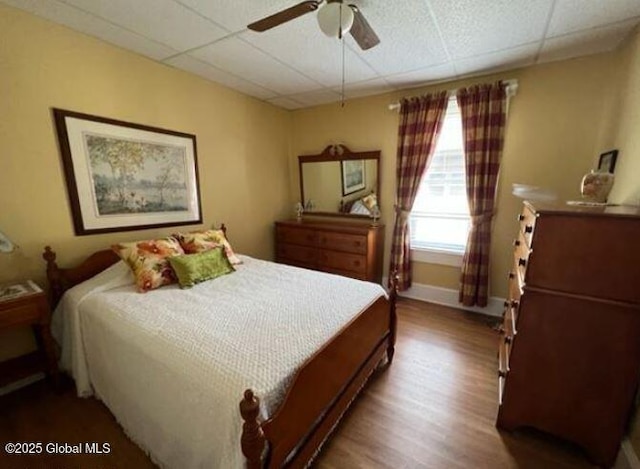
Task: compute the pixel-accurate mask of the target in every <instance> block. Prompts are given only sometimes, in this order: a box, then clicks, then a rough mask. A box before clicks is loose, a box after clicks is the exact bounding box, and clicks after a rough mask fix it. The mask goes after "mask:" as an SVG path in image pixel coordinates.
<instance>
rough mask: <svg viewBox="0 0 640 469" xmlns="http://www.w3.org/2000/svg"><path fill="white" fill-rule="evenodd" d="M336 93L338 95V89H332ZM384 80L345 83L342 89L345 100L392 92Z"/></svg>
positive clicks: (391, 87)
mask: <svg viewBox="0 0 640 469" xmlns="http://www.w3.org/2000/svg"><path fill="white" fill-rule="evenodd" d="M333 90H334V91H335V92H336V93H340V88H339V87H335V88H334V89H333ZM394 90H395V88H394V87H393V86H391V85H390V84H389V83H387V81H386V80H385V79H384V78H374V79H373V80H366V81H360V82H357V83H347V84H345V87H344V94H345V96H346V97H347V98H349V99H350V98H360V97H362V96H371V95H374V94H382V93H388V92H390V91H394Z"/></svg>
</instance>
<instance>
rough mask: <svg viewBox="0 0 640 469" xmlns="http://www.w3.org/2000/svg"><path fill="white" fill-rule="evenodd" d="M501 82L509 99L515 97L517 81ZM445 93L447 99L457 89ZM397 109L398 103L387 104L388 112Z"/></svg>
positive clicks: (453, 94) (455, 92)
mask: <svg viewBox="0 0 640 469" xmlns="http://www.w3.org/2000/svg"><path fill="white" fill-rule="evenodd" d="M502 82H503V83H506V84H507V96H508V97H510V98H511V97H512V96H515V94H516V92H517V91H518V80H516V79H515V78H512V79H510V80H502ZM447 92H448V93H449V97H451V96H455V95H456V94H457V93H458V88H456V89H453V90H448V91H447ZM399 109H400V103H399V102H395V103H391V104H389V110H390V111H397V110H399Z"/></svg>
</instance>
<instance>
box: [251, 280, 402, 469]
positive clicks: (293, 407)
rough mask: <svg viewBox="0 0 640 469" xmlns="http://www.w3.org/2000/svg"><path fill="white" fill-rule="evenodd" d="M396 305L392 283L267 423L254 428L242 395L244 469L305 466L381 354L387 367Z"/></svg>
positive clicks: (306, 368)
mask: <svg viewBox="0 0 640 469" xmlns="http://www.w3.org/2000/svg"><path fill="white" fill-rule="evenodd" d="M393 277H395V276H393ZM393 277H392V278H393ZM395 301H396V282H395V281H394V283H393V288H392V291H391V294H390V298H389V300H387V299H384V298H380V299H378V300H377V301H376V302H375V303H374V304H373V305H372V306H370V307H369V308H368V309H366V310H365V311H363V312H362V313H361V314H360V315H359V316H357V317H356V318H355V319H353V320H352V321H351V322H350V323H349V324H347V326H345V327H344V328H343V329H342V330H341V331H340V332H339V333H338V334H337V335H336V336H334V337H333V339H331V340H330V341H329V342H327V343H326V344H325V345H324V346H323V347H322V348H321V349H320V350H318V351H317V352H316V353H315V355H313V356H312V357H310V358H309V359H308V360H307V361H306V362H305V364H304V365H303V366H302V367H301V368H300V370H298V372H297V373H296V375H295V377H294V379H293V382H292V383H291V385H290V386H289V389H288V390H287V394H286V396H285V399H284V401H283V402H282V404H281V405H280V407H279V408H278V410H277V411H276V412H275V413H274V415H273V416H272V417H271V418H270V419H269V420H267V421H265V422H263V423H259V422H258V414H259V399H258V398H257V397H256V396H255V395H254V394H253V391H251V390H250V389H248V390H246V391H245V394H244V399H243V400H242V401H241V402H240V413H241V415H242V418H243V420H244V422H245V423H244V426H243V431H242V452H243V454H244V455H245V457H246V458H247V466H248V467H249V469H257V468H280V467H285V466H286V467H292V468H293V467H305V466H306V465H307V464H308V463H309V462H310V460H311V459H312V458H313V456H314V455H315V453H316V452H317V450H318V449H319V447H320V446H321V445H322V443H323V442H324V440H325V439H326V438H327V437H328V435H329V434H330V433H331V431H332V430H333V428H334V427H335V426H336V424H337V423H338V421H339V420H340V418H341V417H342V415H343V414H344V412H345V411H346V410H347V408H348V407H349V405H350V404H351V402H352V401H353V399H354V398H355V397H356V396H357V394H358V393H359V391H360V390H361V389H362V387H363V386H364V384H365V383H366V381H367V379H368V378H369V376H370V375H371V374H372V373H373V371H374V370H375V369H376V367H377V366H378V364H379V363H380V362H381V360H382V359H383V357H384V356H385V354H386V356H387V359H388V363H389V364H391V362H392V360H393V354H394V346H395V338H396V322H397V321H396V311H395Z"/></svg>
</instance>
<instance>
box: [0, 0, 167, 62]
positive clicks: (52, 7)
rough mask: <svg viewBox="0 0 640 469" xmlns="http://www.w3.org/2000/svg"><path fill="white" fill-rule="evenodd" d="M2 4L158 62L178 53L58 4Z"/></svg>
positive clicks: (10, 0) (41, 0)
mask: <svg viewBox="0 0 640 469" xmlns="http://www.w3.org/2000/svg"><path fill="white" fill-rule="evenodd" d="M2 3H5V4H7V5H9V6H13V7H16V8H20V9H22V10H25V11H28V12H29V13H33V14H34V15H37V16H40V17H42V18H45V19H48V20H51V21H53V22H56V23H60V24H64V25H65V26H68V27H69V28H71V29H74V30H76V31H79V32H81V33H84V34H87V35H90V36H94V37H97V38H98V39H102V40H103V41H105V42H109V43H111V44H115V45H116V46H119V47H122V48H123V49H129V50H132V51H134V52H137V53H139V54H142V55H145V56H147V57H150V58H152V59H154V60H161V59H163V58H164V57H169V56H171V55H173V54H177V53H178V51H177V50H176V49H172V48H170V47H168V46H166V45H164V44H160V43H158V42H156V41H154V40H151V39H149V38H147V37H145V36H143V35H141V34H139V33H136V32H133V31H129V30H127V29H125V28H123V27H121V26H118V25H116V24H114V23H111V22H109V21H105V20H103V19H101V18H98V17H97V16H94V15H92V14H90V13H87V12H85V11H83V10H81V9H78V8H76V7H74V6H70V5H67V4H65V3H61V2H58V1H56V0H2Z"/></svg>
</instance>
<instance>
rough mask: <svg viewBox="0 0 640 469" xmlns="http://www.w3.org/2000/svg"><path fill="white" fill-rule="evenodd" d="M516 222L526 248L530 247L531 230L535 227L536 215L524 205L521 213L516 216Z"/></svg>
mask: <svg viewBox="0 0 640 469" xmlns="http://www.w3.org/2000/svg"><path fill="white" fill-rule="evenodd" d="M518 221H519V222H520V233H522V235H523V236H524V239H525V241H526V243H527V246H529V247H531V238H532V237H533V230H534V228H535V225H536V215H535V213H533V212H532V211H531V210H530V209H529V207H527V206H526V205H525V206H524V208H523V210H522V213H521V214H520V215H518Z"/></svg>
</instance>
